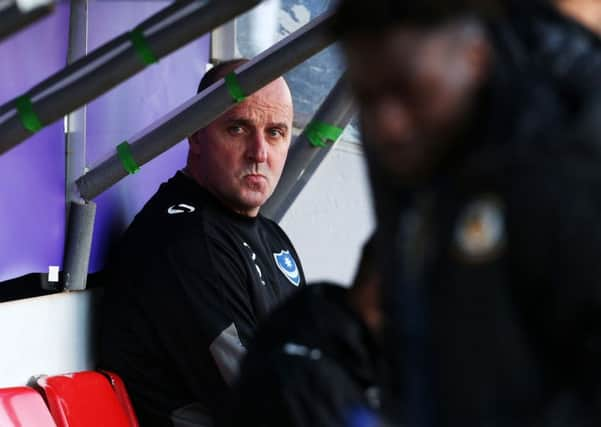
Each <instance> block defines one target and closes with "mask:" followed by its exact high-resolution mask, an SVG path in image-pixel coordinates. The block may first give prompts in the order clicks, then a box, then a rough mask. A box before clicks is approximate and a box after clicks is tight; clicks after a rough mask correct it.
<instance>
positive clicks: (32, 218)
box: [0, 2, 69, 282]
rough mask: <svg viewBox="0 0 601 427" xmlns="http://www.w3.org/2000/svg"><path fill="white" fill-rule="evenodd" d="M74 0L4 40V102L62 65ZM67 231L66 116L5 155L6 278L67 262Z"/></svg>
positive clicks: (0, 87)
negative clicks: (64, 257) (71, 4)
mask: <svg viewBox="0 0 601 427" xmlns="http://www.w3.org/2000/svg"><path fill="white" fill-rule="evenodd" d="M68 27H69V6H68V3H65V2H60V3H59V4H58V7H57V8H56V9H55V10H54V12H53V13H52V14H50V15H48V16H47V17H45V18H43V19H42V20H40V21H38V22H37V23H35V24H33V25H31V26H30V27H28V28H26V29H24V30H23V31H21V32H19V33H16V34H14V35H13V36H12V37H10V38H8V39H5V40H4V41H2V42H0V58H2V60H1V61H0V104H4V103H5V102H7V101H10V100H11V99H13V98H14V97H16V96H18V95H21V94H23V93H24V92H25V91H27V90H28V89H30V88H31V87H32V86H34V85H36V84H37V83H39V82H40V81H42V80H44V79H45V78H46V77H48V76H50V75H51V74H53V73H55V72H56V71H58V70H60V69H62V68H63V67H64V66H65V62H66V58H67V43H68V41H67V29H68ZM64 234H65V161H64V133H63V122H62V121H59V122H57V123H55V124H53V125H51V126H48V127H47V128H45V129H43V130H42V131H40V132H38V133H36V134H35V135H33V136H32V137H31V138H29V139H28V140H26V141H25V142H23V143H22V144H21V145H19V146H17V147H15V148H14V149H12V150H11V151H9V152H7V153H4V155H2V156H0V282H1V281H4V280H8V279H12V278H15V277H18V276H22V275H24V274H27V273H32V272H48V266H49V265H61V262H62V258H63V257H62V255H63V245H64Z"/></svg>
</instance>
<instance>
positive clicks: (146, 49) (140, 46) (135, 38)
mask: <svg viewBox="0 0 601 427" xmlns="http://www.w3.org/2000/svg"><path fill="white" fill-rule="evenodd" d="M129 39H130V41H131V43H132V44H133V45H134V49H135V50H136V52H138V55H140V58H142V62H143V63H144V64H146V65H151V64H154V63H155V62H158V59H157V57H156V56H155V54H154V52H153V51H152V49H150V45H149V44H148V40H146V37H144V33H143V32H142V30H140V29H138V28H134V29H133V30H132V31H130V32H129Z"/></svg>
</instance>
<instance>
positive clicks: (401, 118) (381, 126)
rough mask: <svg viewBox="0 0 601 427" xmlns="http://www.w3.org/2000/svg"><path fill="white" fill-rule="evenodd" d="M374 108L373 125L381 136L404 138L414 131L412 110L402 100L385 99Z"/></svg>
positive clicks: (387, 138)
mask: <svg viewBox="0 0 601 427" xmlns="http://www.w3.org/2000/svg"><path fill="white" fill-rule="evenodd" d="M374 110H375V111H374V114H373V117H372V120H373V121H374V122H373V123H372V125H373V128H374V129H375V130H376V132H377V133H378V135H379V137H380V138H384V139H386V140H404V139H405V138H406V137H407V136H408V134H409V133H411V132H412V131H413V120H412V118H411V114H410V111H409V109H408V108H407V106H405V105H404V104H403V103H402V102H399V101H397V100H394V99H383V100H381V101H380V102H379V103H378V105H377V106H376V108H375V109H374Z"/></svg>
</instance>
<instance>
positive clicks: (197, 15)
mask: <svg viewBox="0 0 601 427" xmlns="http://www.w3.org/2000/svg"><path fill="white" fill-rule="evenodd" d="M259 2H260V0H236V1H216V0H213V1H208V0H179V1H176V2H174V3H173V4H171V5H170V6H168V7H166V8H165V9H163V10H162V11H161V12H159V13H157V14H155V15H153V16H152V17H150V18H149V19H147V20H146V21H144V22H143V23H142V24H140V25H139V26H138V27H136V35H137V37H135V36H133V35H132V34H133V33H131V32H128V33H126V34H123V35H121V36H120V37H118V38H116V39H114V40H113V41H111V42H109V43H107V44H105V45H104V46H102V47H100V48H98V49H96V50H95V51H94V52H91V53H90V54H89V55H87V56H85V57H83V58H82V59H80V60H78V61H76V62H74V63H73V64H71V65H69V66H68V67H66V68H65V69H63V70H62V71H60V72H59V73H57V74H55V75H54V76H52V77H50V78H48V79H47V80H45V81H44V82H42V83H40V84H39V85H37V86H36V87H34V88H33V89H31V90H30V91H29V92H27V93H26V96H27V98H28V99H29V100H30V101H31V109H32V110H33V112H34V114H35V115H36V116H37V117H38V118H39V121H40V122H41V124H42V126H46V125H49V124H51V123H53V122H54V121H55V120H57V119H59V118H61V117H63V116H64V115H65V114H67V113H69V112H71V111H73V110H75V109H76V108H77V107H80V106H81V105H84V104H85V103H87V102H88V101H91V100H92V99H94V98H96V97H98V96H100V95H101V94H103V93H104V92H106V91H107V90H109V89H111V88H112V87H114V86H116V85H117V84H119V83H120V82H122V81H123V80H125V79H127V78H129V77H131V76H132V75H134V74H135V73H137V72H138V71H140V70H142V69H143V68H144V67H145V66H146V65H147V63H148V62H151V61H152V58H151V59H148V54H146V55H144V54H145V53H148V51H150V55H151V56H152V55H153V56H154V57H156V58H161V57H163V56H165V55H167V54H169V53H171V52H173V51H174V50H175V49H177V48H179V47H181V46H183V45H185V44H186V43H188V42H190V41H191V40H194V39H195V38H196V37H199V36H200V35H202V34H204V33H206V32H207V31H209V30H211V29H213V28H215V27H217V26H219V25H221V24H223V23H224V22H227V21H229V20H230V19H232V18H233V17H235V16H236V15H238V14H240V13H242V12H244V11H246V10H247V9H249V8H251V7H252V6H254V5H256V4H258V3H259ZM140 39H141V40H140ZM133 40H137V41H138V42H137V43H136V44H134V42H133ZM17 100H18V99H15V100H13V101H10V102H9V103H7V104H4V105H3V106H2V107H0V135H2V138H0V154H2V153H4V152H6V151H8V150H9V149H11V148H12V147H14V146H15V145H17V144H18V143H19V142H21V141H23V140H24V139H26V138H28V137H29V136H30V135H31V134H32V131H30V130H27V129H26V128H25V127H24V125H23V123H22V121H21V117H20V115H19V112H18V110H17ZM34 131H35V130H34Z"/></svg>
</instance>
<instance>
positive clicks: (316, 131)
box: [305, 121, 344, 147]
mask: <svg viewBox="0 0 601 427" xmlns="http://www.w3.org/2000/svg"><path fill="white" fill-rule="evenodd" d="M343 130H344V129H341V128H339V127H336V126H333V125H331V124H328V123H323V122H318V121H313V122H311V123H309V124H308V125H307V127H306V128H305V135H306V136H307V139H308V140H309V142H310V143H311V145H312V146H314V147H325V146H326V142H327V141H328V140H330V141H332V142H334V141H336V140H337V139H338V138H340V135H342V132H343Z"/></svg>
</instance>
